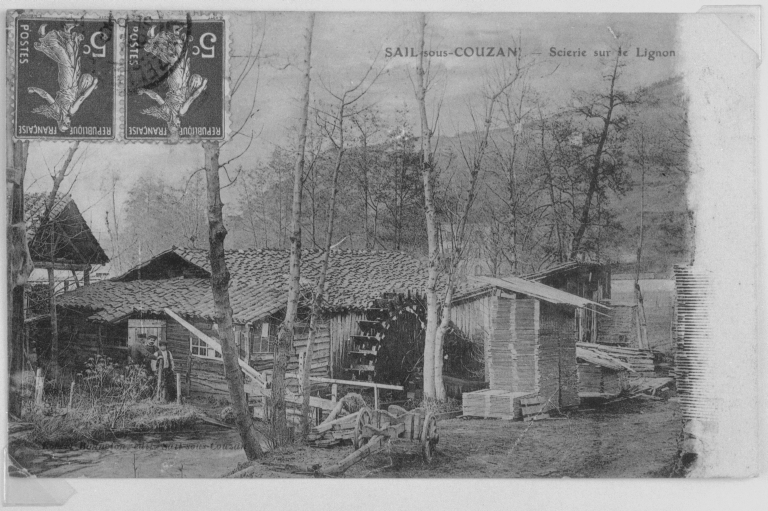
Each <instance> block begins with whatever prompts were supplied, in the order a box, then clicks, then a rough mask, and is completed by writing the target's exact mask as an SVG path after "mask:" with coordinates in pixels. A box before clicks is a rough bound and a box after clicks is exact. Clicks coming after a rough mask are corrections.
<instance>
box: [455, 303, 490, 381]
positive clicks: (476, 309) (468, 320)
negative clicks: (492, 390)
mask: <svg viewBox="0 0 768 511" xmlns="http://www.w3.org/2000/svg"><path fill="white" fill-rule="evenodd" d="M494 300H495V297H494V296H490V295H488V296H483V297H482V298H478V299H474V300H468V301H466V302H462V303H459V304H456V305H455V306H453V307H452V308H451V321H453V324H454V325H455V326H456V328H458V329H459V330H461V332H462V333H463V334H464V335H465V337H466V338H467V339H470V340H471V341H473V342H475V343H476V344H479V345H481V346H482V347H483V358H484V360H485V381H490V363H491V350H490V341H491V308H492V306H493V305H492V303H493V302H494Z"/></svg>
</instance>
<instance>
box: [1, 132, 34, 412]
mask: <svg viewBox="0 0 768 511" xmlns="http://www.w3.org/2000/svg"><path fill="white" fill-rule="evenodd" d="M12 129H13V128H12V126H11V127H10V128H9V129H8V139H7V144H6V151H7V152H8V154H7V163H9V165H8V169H9V170H10V171H11V172H12V175H11V176H6V181H9V183H8V184H9V185H10V188H11V193H10V196H9V204H8V206H9V210H8V225H7V226H6V241H7V243H8V272H7V277H8V282H7V285H8V317H9V321H8V376H9V377H10V379H9V396H8V397H9V399H8V412H9V413H10V414H13V415H15V416H16V417H21V409H22V399H21V383H22V373H23V370H24V284H25V283H26V281H27V278H28V277H29V274H30V273H31V271H32V268H33V267H32V259H31V257H30V256H29V247H27V228H26V223H25V221H24V175H25V174H26V171H27V154H28V149H29V142H27V141H24V142H22V141H13V139H12V138H11V134H12V133H13V131H12Z"/></svg>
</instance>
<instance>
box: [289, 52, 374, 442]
mask: <svg viewBox="0 0 768 511" xmlns="http://www.w3.org/2000/svg"><path fill="white" fill-rule="evenodd" d="M375 64H376V58H374V60H373V63H372V64H371V65H370V67H369V68H368V70H367V71H366V72H365V74H364V75H363V77H362V78H361V79H360V81H358V82H357V83H354V82H353V84H352V85H351V86H350V87H348V88H345V89H344V90H343V92H341V93H337V92H333V91H332V90H331V89H330V88H329V87H325V90H326V92H327V93H328V94H330V95H331V97H332V98H333V99H334V100H335V106H332V107H331V111H330V112H321V113H320V115H319V116H318V124H319V125H320V128H321V129H322V131H323V132H324V133H325V136H326V137H327V139H328V140H329V141H330V142H331V145H332V146H333V149H334V150H335V151H336V162H335V164H334V167H333V175H332V177H331V197H330V202H329V204H328V225H327V227H326V232H325V248H324V252H323V258H322V261H321V263H320V275H319V276H318V278H317V285H316V287H315V292H314V294H313V300H312V309H311V313H310V320H309V338H308V340H307V348H306V351H305V354H304V371H303V374H302V375H301V378H302V391H303V399H302V416H301V425H302V432H303V434H304V436H305V437H306V435H308V434H309V419H310V416H309V413H310V410H309V391H310V374H311V372H312V354H313V349H314V342H315V337H316V335H317V322H318V319H319V316H320V307H321V306H322V302H323V294H324V291H325V279H326V276H327V274H328V260H329V258H330V255H331V245H332V243H333V228H334V219H335V216H336V196H337V195H338V191H339V187H338V180H339V170H340V169H341V164H342V160H343V158H344V152H345V150H346V146H345V143H346V138H345V135H346V134H345V129H346V128H345V125H344V124H345V121H346V120H347V118H349V117H354V116H357V115H359V114H360V112H361V110H363V109H365V107H362V108H359V107H358V104H359V103H358V102H359V101H360V99H361V98H363V96H365V94H366V93H367V92H368V90H369V89H370V88H371V86H372V85H373V84H374V83H375V82H376V80H377V78H378V77H379V76H381V73H382V71H383V70H384V68H383V67H382V68H381V69H379V70H378V71H377V70H375V68H374V66H375Z"/></svg>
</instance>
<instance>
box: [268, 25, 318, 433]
mask: <svg viewBox="0 0 768 511" xmlns="http://www.w3.org/2000/svg"><path fill="white" fill-rule="evenodd" d="M314 24H315V15H314V13H309V15H308V16H307V26H306V29H305V33H304V39H305V47H304V59H303V66H302V75H303V78H302V91H303V96H302V100H301V116H300V118H299V125H298V136H297V140H296V159H295V166H294V174H293V205H292V207H291V222H292V229H291V259H290V263H289V264H290V277H289V281H288V304H287V307H286V311H285V319H284V320H283V324H282V325H281V327H280V332H279V335H278V340H277V356H276V357H275V364H274V369H273V372H272V413H271V414H270V417H271V420H272V429H273V432H274V436H275V441H276V442H277V443H278V445H283V444H285V443H287V442H288V441H289V439H290V438H291V435H290V431H289V429H288V421H287V417H286V409H285V371H286V369H287V367H288V352H289V351H290V349H291V346H292V345H293V334H294V325H295V322H296V313H297V311H298V306H299V296H300V293H301V284H300V275H301V196H302V185H303V179H304V153H305V147H306V144H307V120H308V117H309V88H310V84H311V76H310V70H311V58H312V33H313V29H314Z"/></svg>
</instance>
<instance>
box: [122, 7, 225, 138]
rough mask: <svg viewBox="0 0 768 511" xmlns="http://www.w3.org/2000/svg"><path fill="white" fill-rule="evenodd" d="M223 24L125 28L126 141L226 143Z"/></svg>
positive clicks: (131, 24) (152, 23) (138, 23)
mask: <svg viewBox="0 0 768 511" xmlns="http://www.w3.org/2000/svg"><path fill="white" fill-rule="evenodd" d="M225 37H226V35H225V27H224V20H193V19H191V18H188V19H175V20H167V19H163V20H157V19H154V20H153V19H149V18H142V19H130V20H128V21H127V23H126V26H125V61H124V66H125V88H124V91H123V93H124V94H125V118H124V136H125V139H126V140H154V141H158V140H169V141H178V140H222V139H223V138H224V134H225V114H224V107H225V101H224V83H225V82H224V77H225V70H226V67H225V59H226V53H225V51H226V49H225V48H226V46H225V42H226V41H225Z"/></svg>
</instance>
